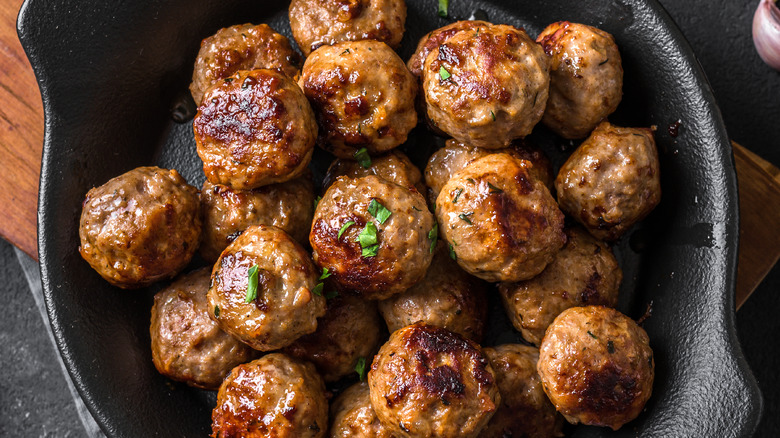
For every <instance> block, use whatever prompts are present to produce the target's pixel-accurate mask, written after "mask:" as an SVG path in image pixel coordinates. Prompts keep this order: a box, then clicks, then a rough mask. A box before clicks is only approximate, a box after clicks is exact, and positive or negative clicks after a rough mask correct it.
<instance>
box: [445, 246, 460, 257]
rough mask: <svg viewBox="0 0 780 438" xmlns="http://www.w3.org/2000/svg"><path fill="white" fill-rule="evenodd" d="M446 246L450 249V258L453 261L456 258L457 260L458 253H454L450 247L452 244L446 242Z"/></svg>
mask: <svg viewBox="0 0 780 438" xmlns="http://www.w3.org/2000/svg"><path fill="white" fill-rule="evenodd" d="M447 248H449V250H450V258H451V259H452V260H455V261H457V260H458V255H457V254H455V249H454V248H453V247H452V244H451V243H448V244H447Z"/></svg>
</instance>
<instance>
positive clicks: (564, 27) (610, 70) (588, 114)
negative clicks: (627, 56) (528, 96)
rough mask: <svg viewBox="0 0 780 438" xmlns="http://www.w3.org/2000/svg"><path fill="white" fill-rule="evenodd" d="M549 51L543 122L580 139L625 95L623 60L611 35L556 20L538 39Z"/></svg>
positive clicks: (567, 135) (564, 134)
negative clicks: (547, 89) (548, 83)
mask: <svg viewBox="0 0 780 438" xmlns="http://www.w3.org/2000/svg"><path fill="white" fill-rule="evenodd" d="M536 41H538V42H539V43H540V44H541V45H542V47H544V51H545V53H547V55H548V56H550V60H551V61H552V62H551V65H550V97H549V98H548V99H547V108H546V109H545V110H544V117H543V118H542V123H544V124H545V126H547V127H548V128H550V129H551V130H553V131H554V132H556V133H557V134H558V135H560V136H562V137H564V138H569V139H575V138H583V137H585V136H587V135H588V134H590V132H591V131H593V128H595V127H596V125H598V123H599V122H600V121H602V120H604V119H605V118H606V117H607V116H608V115H610V114H612V113H613V112H615V110H616V109H617V107H618V105H619V104H620V100H621V99H622V98H623V65H622V62H621V60H620V52H619V51H618V47H617V45H616V44H615V39H614V38H613V37H612V35H610V34H609V33H607V32H604V31H603V30H600V29H597V28H595V27H592V26H587V25H584V24H578V23H569V22H568V21H560V22H558V23H553V24H551V25H549V26H547V28H546V29H544V30H543V31H542V33H541V34H540V35H539V37H538V38H537V39H536Z"/></svg>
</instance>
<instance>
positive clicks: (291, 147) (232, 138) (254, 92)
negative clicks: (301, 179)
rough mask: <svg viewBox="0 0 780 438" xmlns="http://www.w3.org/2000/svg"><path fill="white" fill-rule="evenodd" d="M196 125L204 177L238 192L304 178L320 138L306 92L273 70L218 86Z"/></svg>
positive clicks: (240, 76)
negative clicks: (300, 177)
mask: <svg viewBox="0 0 780 438" xmlns="http://www.w3.org/2000/svg"><path fill="white" fill-rule="evenodd" d="M192 126H193V130H194V132H195V142H196V144H197V149H198V156H200V159H201V160H203V172H204V173H205V174H206V178H208V179H209V181H211V182H212V183H214V184H224V185H227V186H230V187H232V188H234V189H236V190H249V189H254V188H257V187H260V186H263V185H267V184H273V183H279V182H284V181H288V180H291V179H293V178H295V177H297V176H300V175H301V174H303V173H304V172H305V171H306V169H307V167H306V166H308V165H309V161H311V155H312V152H313V150H314V143H315V141H316V138H317V123H316V121H315V119H314V113H313V112H312V110H311V107H310V106H309V102H308V101H307V100H306V97H305V96H304V95H303V92H301V89H300V88H298V86H297V85H296V84H295V82H293V80H292V79H289V78H288V77H287V76H285V75H284V74H282V73H279V72H278V71H275V70H262V69H261V70H252V71H240V72H238V73H236V74H235V75H233V76H230V77H228V78H225V79H223V80H221V81H219V82H217V83H216V84H215V85H214V86H213V87H211V88H209V90H208V91H207V92H206V95H205V97H204V98H203V104H202V105H201V106H200V107H199V108H198V113H197V115H196V116H195V120H194V121H193V125H192Z"/></svg>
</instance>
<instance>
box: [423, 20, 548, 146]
mask: <svg viewBox="0 0 780 438" xmlns="http://www.w3.org/2000/svg"><path fill="white" fill-rule="evenodd" d="M478 30H479V32H477V31H476V30H471V29H468V30H461V31H459V32H457V33H455V34H454V35H453V36H452V37H450V38H449V39H447V40H446V41H445V42H444V43H442V44H441V45H439V46H438V47H436V48H434V49H433V50H432V51H431V52H430V53H429V54H428V56H427V57H426V58H425V63H424V64H423V71H422V80H423V90H424V93H425V101H426V104H427V111H428V117H429V118H430V119H431V122H432V123H433V124H435V125H436V127H438V128H439V129H441V130H442V131H444V132H445V133H447V134H449V135H451V136H452V137H453V138H455V139H456V140H458V141H460V142H463V143H467V144H470V145H472V146H476V147H483V148H492V149H497V148H502V147H506V146H508V145H509V144H510V143H511V142H512V140H514V139H516V138H519V137H525V136H526V135H528V134H530V133H531V130H532V129H533V127H534V126H535V125H536V124H537V123H538V122H539V120H541V118H542V113H543V111H544V107H545V105H546V104H547V93H548V91H549V90H548V89H549V85H550V74H549V69H550V65H549V64H550V61H549V59H548V58H547V56H546V55H545V54H544V50H542V48H541V46H539V45H538V44H537V43H535V42H534V41H533V40H532V39H531V38H530V37H529V36H528V35H527V34H526V33H525V31H523V30H522V29H517V28H515V27H512V26H508V25H501V24H499V25H490V26H488V27H485V28H481V27H480V28H478Z"/></svg>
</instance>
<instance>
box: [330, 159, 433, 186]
mask: <svg viewBox="0 0 780 438" xmlns="http://www.w3.org/2000/svg"><path fill="white" fill-rule="evenodd" d="M367 175H376V176H378V177H380V178H384V179H385V180H387V181H390V182H394V183H396V184H398V185H399V186H404V187H406V188H408V189H410V190H412V189H414V190H417V191H418V192H420V193H425V185H424V184H423V182H422V173H420V169H418V168H417V166H415V165H414V164H413V163H412V162H411V161H410V160H409V157H407V156H406V154H404V153H403V152H401V151H399V150H397V149H396V150H392V151H390V152H388V153H386V154H384V155H380V156H378V157H371V165H370V166H368V167H367V168H366V167H363V166H362V165H361V164H360V163H359V162H357V161H355V160H348V159H343V158H336V159H335V160H333V162H332V163H331V164H330V167H328V173H327V174H326V175H325V179H324V180H323V181H322V188H323V189H327V188H328V187H330V185H331V184H333V182H334V181H336V178H338V177H340V176H348V177H350V178H360V177H362V176H367Z"/></svg>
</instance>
